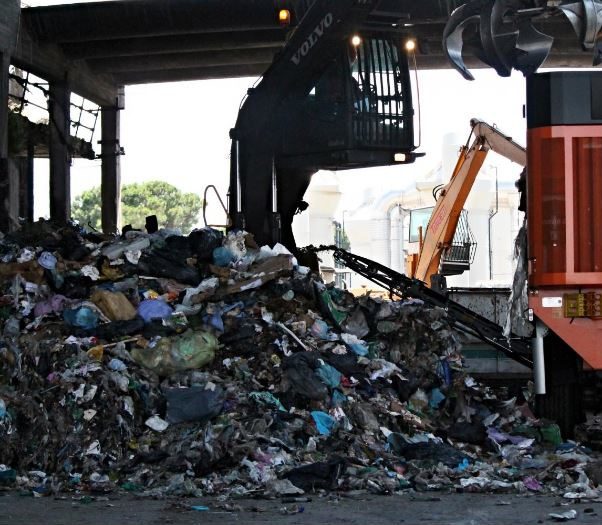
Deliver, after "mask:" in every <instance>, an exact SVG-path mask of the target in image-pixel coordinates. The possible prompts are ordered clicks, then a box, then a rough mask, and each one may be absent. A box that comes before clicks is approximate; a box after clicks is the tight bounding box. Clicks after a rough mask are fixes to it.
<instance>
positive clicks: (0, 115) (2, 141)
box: [0, 50, 11, 232]
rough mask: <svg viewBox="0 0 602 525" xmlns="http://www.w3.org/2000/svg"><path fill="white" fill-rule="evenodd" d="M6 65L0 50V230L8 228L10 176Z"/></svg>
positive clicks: (7, 57) (6, 60) (7, 229)
mask: <svg viewBox="0 0 602 525" xmlns="http://www.w3.org/2000/svg"><path fill="white" fill-rule="evenodd" d="M8 66H9V56H8V54H7V53H3V52H2V50H0V101H2V103H1V104H0V232H7V231H9V229H10V222H11V221H10V218H9V217H10V210H9V207H8V201H9V199H8V195H9V193H10V177H9V174H8V106H7V103H6V101H7V100H8Z"/></svg>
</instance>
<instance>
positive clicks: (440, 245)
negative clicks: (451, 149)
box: [406, 119, 527, 292]
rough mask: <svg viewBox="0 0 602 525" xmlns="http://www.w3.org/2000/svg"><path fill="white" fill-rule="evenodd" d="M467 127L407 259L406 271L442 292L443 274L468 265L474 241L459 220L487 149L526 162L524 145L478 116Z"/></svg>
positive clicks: (521, 163) (456, 272)
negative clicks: (460, 227)
mask: <svg viewBox="0 0 602 525" xmlns="http://www.w3.org/2000/svg"><path fill="white" fill-rule="evenodd" d="M470 127H471V131H470V135H469V137H468V141H467V142H466V144H465V145H464V146H462V148H461V149H460V154H459V156H458V161H457V162H456V166H455V167H454V170H453V172H452V176H451V178H450V180H449V182H448V183H447V184H446V185H445V186H443V187H442V188H439V189H438V191H437V194H438V198H437V202H436V205H435V208H434V209H433V212H432V214H431V218H430V220H429V222H428V225H427V227H426V232H424V236H423V235H422V228H419V230H420V235H419V236H420V239H419V250H418V253H416V254H411V255H409V256H408V259H407V268H406V272H407V275H410V276H412V277H414V278H415V279H419V280H421V281H423V282H425V283H427V284H429V285H430V286H431V288H433V289H435V290H439V291H441V292H445V288H446V287H445V276H447V275H458V274H460V273H462V272H464V271H465V270H466V269H468V268H469V262H470V259H471V256H472V254H471V251H472V247H473V246H474V243H472V242H471V239H470V237H468V236H466V235H463V236H460V237H458V230H457V227H458V221H459V220H460V217H461V214H462V210H463V207H464V204H465V202H466V199H467V198H468V195H469V193H470V190H471V188H472V186H473V184H474V182H475V180H476V178H477V175H478V173H479V171H480V169H481V167H482V166H483V163H484V162H485V158H486V157H487V154H488V153H489V151H494V152H496V153H498V154H499V155H501V156H503V157H505V158H507V159H509V160H511V161H512V162H514V163H516V164H518V165H519V166H522V167H523V168H524V167H525V166H526V164H527V153H526V151H525V148H524V147H522V146H521V145H520V144H518V143H516V142H515V141H513V140H512V138H511V137H509V136H507V135H505V134H503V133H502V132H501V131H500V130H499V129H498V128H495V127H493V126H491V125H490V124H487V123H486V122H483V121H481V120H477V119H472V120H471V121H470ZM472 137H474V138H473V140H472V143H471V142H470V140H471V138H472Z"/></svg>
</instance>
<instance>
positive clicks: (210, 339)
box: [131, 330, 218, 376]
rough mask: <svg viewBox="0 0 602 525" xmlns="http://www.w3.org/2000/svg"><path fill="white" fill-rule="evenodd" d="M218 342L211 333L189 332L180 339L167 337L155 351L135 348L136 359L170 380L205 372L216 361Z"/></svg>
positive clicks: (140, 363) (155, 347)
mask: <svg viewBox="0 0 602 525" xmlns="http://www.w3.org/2000/svg"><path fill="white" fill-rule="evenodd" d="M217 348H218V341H217V339H216V338H215V337H214V336H213V335H212V334H210V333H209V332H201V331H198V332H193V331H192V330H188V331H186V332H184V333H183V334H182V335H180V336H175V337H163V338H162V339H159V341H158V342H157V344H156V345H155V346H154V347H152V348H151V347H146V348H137V347H136V348H134V349H133V350H132V352H131V353H132V357H133V358H134V360H135V361H136V362H137V363H138V364H139V365H141V366H144V367H145V368H149V369H151V370H153V371H154V372H156V373H157V374H159V375H162V376H166V375H170V374H173V373H175V372H179V371H182V370H190V369H194V368H202V367H204V366H205V365H207V364H209V363H211V362H212V361H213V359H214V358H215V352H216V350H217Z"/></svg>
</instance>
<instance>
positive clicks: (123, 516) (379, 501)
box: [0, 493, 602, 525]
mask: <svg viewBox="0 0 602 525" xmlns="http://www.w3.org/2000/svg"><path fill="white" fill-rule="evenodd" d="M64 498H65V499H55V498H43V499H42V498H40V499H34V498H32V497H30V496H19V495H18V494H16V493H0V524H1V525H72V524H73V525H134V524H135V525H143V524H157V525H159V524H161V525H169V524H178V525H180V524H182V525H189V524H190V525H193V524H194V525H197V524H198V525H200V524H203V525H205V524H209V525H211V524H219V525H224V524H227V523H244V524H246V523H257V524H261V523H278V524H287V525H288V524H290V525H293V524H299V525H301V524H303V525H322V524H324V525H327V524H328V525H331V524H345V525H356V524H357V525H371V524H387V525H388V524H396V523H403V524H413V523H416V524H418V523H419V524H424V523H428V524H441V525H444V524H445V525H489V524H491V525H504V524H508V525H510V524H512V525H522V524H537V523H552V522H553V520H552V519H551V518H549V517H548V514H549V513H550V512H565V511H567V510H570V509H575V510H576V511H577V512H578V515H577V518H576V519H575V520H572V521H571V522H570V523H573V524H577V523H579V524H581V523H584V524H585V523H591V524H594V523H595V524H599V523H600V522H601V521H602V518H601V516H602V502H600V503H594V502H590V503H576V504H571V505H569V506H560V499H559V498H554V497H550V496H537V495H532V496H524V495H523V496H516V495H509V494H501V495H497V494H496V495H487V494H438V493H426V494H424V493H422V494H418V495H415V496H412V495H409V494H406V495H401V496H370V495H361V496H358V497H355V498H348V497H345V498H342V499H339V500H338V501H332V500H329V499H328V498H320V497H313V499H312V501H311V502H307V503H293V504H286V505H285V504H283V503H281V501H280V500H271V501H270V500H235V501H231V502H229V503H226V504H224V503H219V502H218V501H216V500H215V499H209V498H208V499H202V500H197V499H168V500H150V499H136V498H134V497H131V496H123V497H119V496H113V495H110V496H109V497H108V498H100V500H99V499H96V500H95V501H89V498H85V497H84V499H83V500H82V499H81V498H82V497H81V496H72V495H67V496H65V497H64ZM78 498H80V501H77V499H78ZM191 505H206V506H208V507H209V510H208V511H196V510H192V509H191V508H190V507H191ZM294 505H297V506H299V507H303V508H304V511H303V512H302V513H297V514H289V515H285V514H283V513H282V511H281V509H282V507H284V506H286V507H289V508H290V507H293V506H294Z"/></svg>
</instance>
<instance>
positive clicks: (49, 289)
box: [0, 221, 601, 498]
mask: <svg viewBox="0 0 602 525" xmlns="http://www.w3.org/2000/svg"><path fill="white" fill-rule="evenodd" d="M0 258H1V260H2V262H1V264H0V328H1V334H2V336H1V339H0V363H1V368H0V484H3V485H6V486H9V487H10V486H12V487H18V488H21V489H27V490H32V491H33V493H34V495H37V496H40V495H47V494H52V493H56V492H58V491H64V490H87V491H92V492H98V491H100V492H107V491H114V490H129V491H136V492H138V493H141V494H144V495H147V496H155V497H158V496H200V495H222V496H226V497H228V496H232V497H233V496H245V495H246V496H249V495H267V496H274V495H291V494H293V495H294V494H302V493H303V492H304V491H314V490H325V491H333V490H336V491H358V490H364V491H366V490H367V491H370V492H373V493H379V494H389V493H393V492H395V491H399V490H404V489H409V488H414V489H417V490H437V489H452V490H471V491H494V490H495V491H512V492H516V491H519V492H523V491H535V492H539V491H547V492H557V493H561V494H564V495H567V494H568V496H567V497H574V498H584V497H596V496H597V490H596V485H597V484H598V483H600V481H601V480H600V479H598V478H597V477H596V476H599V472H598V474H596V471H595V469H594V470H591V468H592V465H595V464H594V463H592V462H590V458H589V456H588V453H587V452H588V451H587V450H585V449H584V448H583V447H581V446H579V445H578V444H576V443H565V442H563V441H562V439H561V437H560V434H559V431H558V427H557V426H555V425H553V424H550V423H548V422H545V421H541V420H537V419H535V417H534V416H533V414H532V413H531V411H530V409H529V406H528V403H527V401H526V400H525V397H523V396H521V395H519V396H514V397H509V396H507V395H506V396H504V395H499V393H496V392H494V391H493V390H491V389H490V388H488V387H485V386H483V385H481V384H478V383H477V382H476V381H475V380H474V379H473V378H471V377H469V376H467V375H466V374H465V373H464V371H463V364H462V358H461V355H460V353H459V350H460V344H459V342H458V340H457V338H456V335H455V334H454V332H453V331H452V330H451V329H450V327H449V325H448V322H447V319H446V313H445V311H443V310H441V309H437V308H430V307H427V306H425V305H424V304H422V302H421V301H419V300H412V299H406V300H402V301H388V300H382V299H377V298H371V297H369V296H365V297H360V298H356V297H353V296H352V295H351V294H349V293H347V292H344V291H342V290H340V289H337V288H334V287H332V286H325V285H324V284H323V283H322V282H321V280H320V279H319V277H318V276H316V275H314V274H312V272H311V271H310V270H309V268H306V267H303V266H300V265H298V264H297V261H296V260H295V258H294V257H293V256H292V255H291V254H290V253H289V252H288V251H287V250H286V249H285V248H284V247H282V246H280V245H276V246H275V247H274V248H269V247H261V248H259V247H257V246H256V245H255V244H254V242H253V239H252V236H250V235H247V234H245V233H244V232H238V233H232V234H229V235H228V236H224V235H223V234H222V233H220V232H219V231H216V230H212V229H202V230H196V231H193V232H192V233H191V234H190V235H188V236H182V235H179V234H177V232H173V231H165V230H160V231H158V232H156V233H153V234H147V233H145V232H139V231H129V232H127V233H126V234H125V235H123V236H122V237H120V238H114V237H103V236H101V235H98V234H92V233H86V232H84V231H82V230H80V229H79V228H78V227H76V226H68V227H63V228H55V227H53V226H52V225H51V224H50V223H48V222H44V221H40V222H38V223H35V224H31V225H28V226H25V227H23V228H22V229H21V230H20V231H18V232H16V233H14V234H11V235H6V236H4V238H3V239H2V240H0ZM526 397H527V398H528V395H526ZM588 469H589V470H588ZM592 472H593V473H594V474H592Z"/></svg>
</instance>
